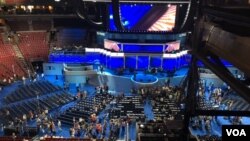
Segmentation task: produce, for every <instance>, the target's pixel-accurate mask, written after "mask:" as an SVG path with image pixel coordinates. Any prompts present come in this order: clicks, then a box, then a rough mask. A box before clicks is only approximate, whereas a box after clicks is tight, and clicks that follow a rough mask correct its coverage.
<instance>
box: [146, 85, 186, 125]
mask: <svg viewBox="0 0 250 141" xmlns="http://www.w3.org/2000/svg"><path fill="white" fill-rule="evenodd" d="M181 97H182V94H181V89H179V88H174V87H165V88H164V89H162V91H161V93H158V94H154V95H153V97H152V99H151V104H152V107H153V112H154V118H155V120H156V121H166V120H182V119H183V111H182V110H181V105H180V104H179V103H180V102H179V101H180V99H181Z"/></svg>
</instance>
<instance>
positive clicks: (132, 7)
mask: <svg viewBox="0 0 250 141" xmlns="http://www.w3.org/2000/svg"><path fill="white" fill-rule="evenodd" d="M176 7H177V6H176V5H153V4H120V18H121V22H122V25H123V27H124V28H125V30H129V31H149V32H151V31H152V32H153V31H163V32H164V31H166V32H169V31H172V30H173V28H174V27H175V18H176ZM108 24H109V29H110V30H113V31H116V30H117V28H116V25H115V22H114V16H113V10H112V5H111V4H110V5H109V23H108Z"/></svg>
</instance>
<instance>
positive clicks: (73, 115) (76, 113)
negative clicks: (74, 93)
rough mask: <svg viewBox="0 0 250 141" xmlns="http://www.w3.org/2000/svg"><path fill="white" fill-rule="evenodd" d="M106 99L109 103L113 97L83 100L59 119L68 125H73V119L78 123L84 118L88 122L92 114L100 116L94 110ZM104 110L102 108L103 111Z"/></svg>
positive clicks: (97, 96)
mask: <svg viewBox="0 0 250 141" xmlns="http://www.w3.org/2000/svg"><path fill="white" fill-rule="evenodd" d="M104 99H105V100H106V102H107V103H109V102H110V101H111V100H112V97H110V96H108V95H107V96H104V95H101V94H98V95H96V96H95V97H91V98H85V99H82V100H81V101H79V102H78V103H77V104H76V105H75V106H74V107H71V108H69V109H67V110H66V112H65V113H64V114H62V115H60V117H58V119H59V120H61V122H62V123H63V124H66V125H73V119H75V121H78V120H79V119H80V118H83V119H85V121H87V120H88V119H89V118H90V115H91V114H93V113H95V114H96V115H98V112H97V113H96V112H95V109H94V108H95V107H96V106H98V105H99V104H101V103H102V101H103V100H104ZM103 108H104V107H101V109H103Z"/></svg>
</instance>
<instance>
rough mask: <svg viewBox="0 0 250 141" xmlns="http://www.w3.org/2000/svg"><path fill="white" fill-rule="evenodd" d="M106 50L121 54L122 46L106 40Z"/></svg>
mask: <svg viewBox="0 0 250 141" xmlns="http://www.w3.org/2000/svg"><path fill="white" fill-rule="evenodd" d="M104 48H105V49H108V50H110V51H116V52H119V51H120V44H119V43H118V42H115V41H111V40H107V39H105V40H104Z"/></svg>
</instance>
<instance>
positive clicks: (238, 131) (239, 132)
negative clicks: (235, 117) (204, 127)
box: [226, 129, 247, 136]
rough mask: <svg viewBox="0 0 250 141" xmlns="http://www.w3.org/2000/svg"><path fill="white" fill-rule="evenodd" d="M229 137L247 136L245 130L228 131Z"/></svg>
mask: <svg viewBox="0 0 250 141" xmlns="http://www.w3.org/2000/svg"><path fill="white" fill-rule="evenodd" d="M226 132H227V136H231V135H233V136H247V135H246V132H245V130H244V129H226Z"/></svg>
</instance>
